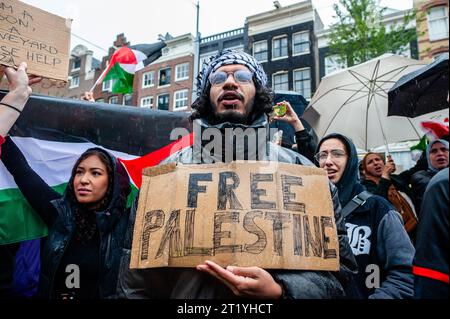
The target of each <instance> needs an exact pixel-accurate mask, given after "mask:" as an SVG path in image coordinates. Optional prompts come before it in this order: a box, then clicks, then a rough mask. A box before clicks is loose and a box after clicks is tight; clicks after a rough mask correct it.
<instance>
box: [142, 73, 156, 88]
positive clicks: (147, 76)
mask: <svg viewBox="0 0 450 319" xmlns="http://www.w3.org/2000/svg"><path fill="white" fill-rule="evenodd" d="M154 85H155V72H153V71H152V72H146V73H144V74H143V76H142V88H143V89H145V88H148V87H151V86H154Z"/></svg>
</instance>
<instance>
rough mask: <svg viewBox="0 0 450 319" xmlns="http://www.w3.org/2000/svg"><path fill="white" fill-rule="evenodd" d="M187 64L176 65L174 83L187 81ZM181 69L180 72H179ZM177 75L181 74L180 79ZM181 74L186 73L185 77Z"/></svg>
mask: <svg viewBox="0 0 450 319" xmlns="http://www.w3.org/2000/svg"><path fill="white" fill-rule="evenodd" d="M189 67H190V65H189V62H186V63H181V64H177V65H176V66H175V81H183V80H188V79H189ZM180 69H181V71H180ZM179 73H182V74H181V75H183V76H181V77H179V75H180V74H179ZM183 73H186V74H185V75H184V74H183Z"/></svg>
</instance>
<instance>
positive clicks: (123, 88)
mask: <svg viewBox="0 0 450 319" xmlns="http://www.w3.org/2000/svg"><path fill="white" fill-rule="evenodd" d="M146 59H147V56H146V55H145V54H144V53H143V52H141V51H139V50H133V49H131V48H129V47H121V48H120V49H118V50H117V51H116V52H114V54H113V56H112V57H111V61H109V65H108V68H107V69H106V70H105V71H104V72H103V78H102V79H101V80H100V81H102V82H106V81H109V80H114V82H113V83H114V84H113V86H112V89H111V92H112V93H122V94H128V93H132V92H133V81H134V74H135V73H136V72H137V71H139V70H141V69H143V68H144V67H145V65H144V61H145V60H146Z"/></svg>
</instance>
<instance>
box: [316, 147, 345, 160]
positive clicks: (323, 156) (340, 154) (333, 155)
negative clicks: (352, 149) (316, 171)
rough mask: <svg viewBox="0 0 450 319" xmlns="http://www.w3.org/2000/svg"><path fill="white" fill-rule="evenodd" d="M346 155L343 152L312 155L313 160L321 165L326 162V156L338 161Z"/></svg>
mask: <svg viewBox="0 0 450 319" xmlns="http://www.w3.org/2000/svg"><path fill="white" fill-rule="evenodd" d="M345 155H347V154H346V153H345V152H344V151H343V150H331V151H330V152H319V153H317V154H316V155H314V158H315V160H316V161H317V162H319V163H323V162H325V161H326V160H327V158H328V156H331V159H332V160H333V159H340V158H343V157H344V156H345Z"/></svg>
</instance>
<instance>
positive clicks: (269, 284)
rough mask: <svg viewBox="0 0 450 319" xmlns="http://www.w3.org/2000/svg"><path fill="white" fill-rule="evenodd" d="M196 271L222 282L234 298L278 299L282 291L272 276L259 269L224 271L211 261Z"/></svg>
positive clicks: (246, 268) (227, 269)
mask: <svg viewBox="0 0 450 319" xmlns="http://www.w3.org/2000/svg"><path fill="white" fill-rule="evenodd" d="M197 270H200V271H203V272H206V273H208V274H210V275H211V276H214V277H216V278H217V279H219V280H220V281H222V282H223V283H224V284H225V285H227V286H228V288H230V289H231V291H233V293H234V294H235V295H236V296H240V297H249V298H267V299H278V298H280V297H281V295H282V293H283V291H282V288H281V286H280V285H279V284H278V283H276V282H275V280H274V279H273V277H272V275H271V274H269V273H268V272H267V271H265V270H264V269H262V268H259V267H235V266H228V267H227V268H226V269H224V268H222V267H221V266H219V265H217V264H216V263H214V262H212V261H209V260H207V261H205V263H204V264H202V265H198V266H197Z"/></svg>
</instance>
